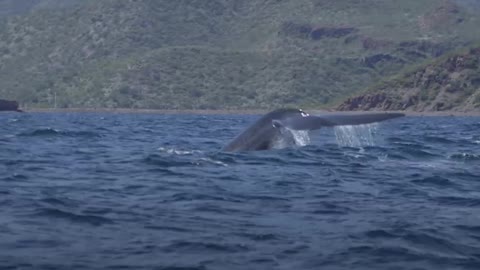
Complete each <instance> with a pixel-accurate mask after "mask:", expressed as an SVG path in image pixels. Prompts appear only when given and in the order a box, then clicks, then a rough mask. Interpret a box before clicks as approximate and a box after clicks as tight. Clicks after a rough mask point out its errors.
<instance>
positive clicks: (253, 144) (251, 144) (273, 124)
mask: <svg viewBox="0 0 480 270" xmlns="http://www.w3.org/2000/svg"><path fill="white" fill-rule="evenodd" d="M402 116H405V115H404V114H403V113H355V114H325V115H310V114H308V113H306V112H304V111H303V110H301V109H290V108H286V109H277V110H274V111H271V112H269V113H267V114H265V115H264V116H262V117H261V118H260V119H258V120H257V121H256V122H255V123H253V124H252V125H251V126H250V127H248V128H247V129H246V130H244V131H243V132H242V133H240V134H239V135H238V136H237V137H235V138H234V139H233V140H232V141H231V142H230V143H228V144H227V145H226V146H225V147H223V149H222V150H223V151H226V152H238V151H259V150H269V149H272V148H274V146H275V143H276V142H277V141H278V140H279V138H280V137H281V136H282V133H283V132H282V130H284V129H290V130H304V131H311V130H316V129H320V128H322V127H334V126H343V125H361V124H369V123H375V122H380V121H385V120H388V119H393V118H397V117H402Z"/></svg>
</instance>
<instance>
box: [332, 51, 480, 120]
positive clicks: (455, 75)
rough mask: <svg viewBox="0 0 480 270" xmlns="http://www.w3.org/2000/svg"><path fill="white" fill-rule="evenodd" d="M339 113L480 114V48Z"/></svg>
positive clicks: (414, 72)
mask: <svg viewBox="0 0 480 270" xmlns="http://www.w3.org/2000/svg"><path fill="white" fill-rule="evenodd" d="M337 109H338V110H344V111H358V110H366V111H370V110H382V111H383V110H405V111H416V112H432V111H456V112H479V111H480V46H476V47H473V48H470V49H467V50H464V51H462V52H457V53H453V54H449V55H446V56H444V57H441V58H439V59H436V60H435V61H433V62H430V63H427V64H424V65H422V66H420V67H417V68H414V69H411V70H410V71H406V72H404V73H402V74H400V75H398V76H395V77H393V78H389V79H387V80H385V81H383V82H381V83H379V84H377V85H375V86H373V87H371V88H369V89H367V90H366V91H365V92H364V93H363V94H360V95H357V96H355V97H351V98H348V99H347V100H345V101H344V102H343V103H341V104H340V105H339V106H338V107H337Z"/></svg>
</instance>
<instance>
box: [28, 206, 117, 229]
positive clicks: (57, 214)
mask: <svg viewBox="0 0 480 270" xmlns="http://www.w3.org/2000/svg"><path fill="white" fill-rule="evenodd" d="M36 215H38V216H44V217H47V218H59V219H65V220H68V221H72V222H75V223H87V224H90V225H94V226H100V225H105V224H112V223H114V222H113V220H111V219H108V218H105V217H101V216H96V215H82V214H75V213H72V212H68V211H64V210H60V209H56V208H44V209H41V210H39V211H37V213H36Z"/></svg>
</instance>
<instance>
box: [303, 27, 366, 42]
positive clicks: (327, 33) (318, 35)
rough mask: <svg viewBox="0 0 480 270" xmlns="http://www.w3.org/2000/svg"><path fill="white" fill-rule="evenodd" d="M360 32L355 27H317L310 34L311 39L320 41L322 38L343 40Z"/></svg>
mask: <svg viewBox="0 0 480 270" xmlns="http://www.w3.org/2000/svg"><path fill="white" fill-rule="evenodd" d="M356 31H358V29H356V28H354V27H316V28H313V29H312V31H311V32H310V38H311V39H313V40H319V39H322V38H341V37H344V36H347V35H349V34H351V33H354V32H356Z"/></svg>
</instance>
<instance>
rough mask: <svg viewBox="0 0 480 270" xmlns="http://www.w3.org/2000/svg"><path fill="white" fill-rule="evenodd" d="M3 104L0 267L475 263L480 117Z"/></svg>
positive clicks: (479, 262) (479, 234) (479, 227)
mask: <svg viewBox="0 0 480 270" xmlns="http://www.w3.org/2000/svg"><path fill="white" fill-rule="evenodd" d="M257 117H258V115H187V114H182V115H162V114H126V113H125V114H120V113H118V114H115V113H103V114H101V113H64V114H60V113H1V114H0V269H162V270H166V269H172V270H187V269H189V270H194V269H228V270H234V269H285V270H287V269H288V270H290V269H417V270H419V269H475V270H478V269H480V117H411V116H410V117H404V118H397V119H393V120H388V121H386V122H382V123H378V124H374V125H368V126H358V127H342V128H326V129H322V130H319V131H317V132H314V133H311V134H310V136H307V135H306V134H296V135H298V136H297V144H298V145H293V146H289V147H286V148H284V149H275V150H271V151H260V152H245V153H222V152H221V151H220V149H221V147H222V146H223V145H225V144H226V143H227V142H228V141H229V140H231V139H232V138H233V137H235V136H236V135H237V134H238V133H240V132H241V131H242V130H243V129H244V128H246V127H247V126H248V125H249V124H251V123H253V121H255V120H256V119H257Z"/></svg>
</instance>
